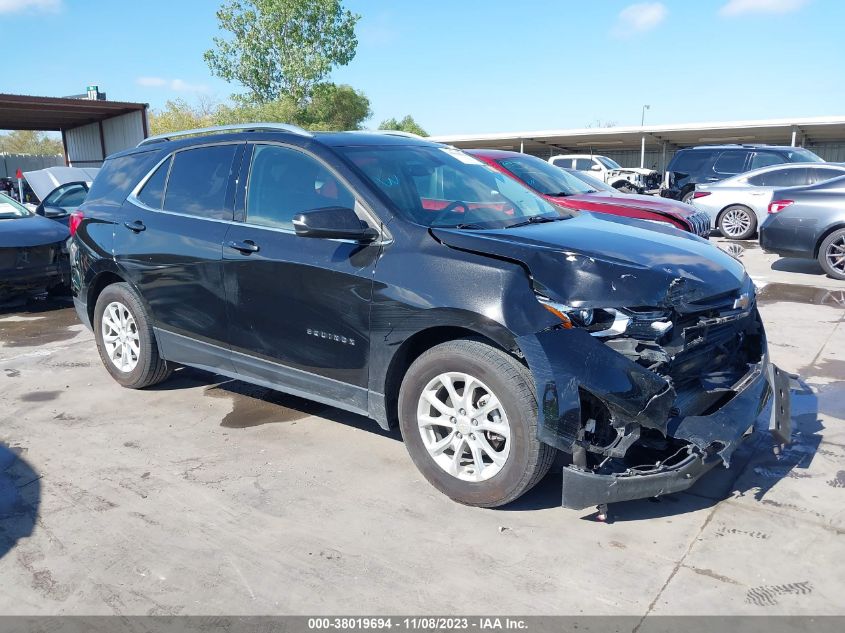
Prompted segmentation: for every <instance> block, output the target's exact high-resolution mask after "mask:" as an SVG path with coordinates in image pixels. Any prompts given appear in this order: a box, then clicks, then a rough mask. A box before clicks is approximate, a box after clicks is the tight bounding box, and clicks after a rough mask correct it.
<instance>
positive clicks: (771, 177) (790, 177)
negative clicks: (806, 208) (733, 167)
mask: <svg viewBox="0 0 845 633" xmlns="http://www.w3.org/2000/svg"><path fill="white" fill-rule="evenodd" d="M809 178H810V170H809V169H802V168H798V169H775V170H773V171H768V172H766V173H764V174H758V175H756V176H753V177H751V178H749V179H748V184H750V185H754V186H755V187H795V186H798V185H807V184H810V180H809Z"/></svg>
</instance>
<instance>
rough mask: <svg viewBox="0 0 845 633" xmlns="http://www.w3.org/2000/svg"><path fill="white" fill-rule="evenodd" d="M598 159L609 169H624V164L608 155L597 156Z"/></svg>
mask: <svg viewBox="0 0 845 633" xmlns="http://www.w3.org/2000/svg"><path fill="white" fill-rule="evenodd" d="M596 158H597V159H598V161H599V162H600V163H601V164H602V165H604V166H605V167H607V168H608V169H622V165H620V164H619V163H617V162H616V161H615V160H613V159H612V158H608V157H607V156H596Z"/></svg>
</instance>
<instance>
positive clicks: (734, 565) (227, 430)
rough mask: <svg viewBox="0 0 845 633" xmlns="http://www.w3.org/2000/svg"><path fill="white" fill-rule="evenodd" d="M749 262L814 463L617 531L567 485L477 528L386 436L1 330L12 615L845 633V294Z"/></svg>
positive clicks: (9, 322) (1, 559)
mask: <svg viewBox="0 0 845 633" xmlns="http://www.w3.org/2000/svg"><path fill="white" fill-rule="evenodd" d="M720 245H721V246H722V247H724V248H728V247H729V246H730V245H728V244H727V243H725V242H721V243H720ZM742 246H743V245H742V244H740V245H739V246H736V245H733V248H735V249H738V248H740V247H742ZM744 246H745V247H746V248H744V249H743V250H742V252H741V253H737V254H738V255H740V256H741V259H742V261H743V262H745V264H746V266H747V267H748V269H749V271H750V272H751V274H752V275H753V276H754V278H755V280H756V281H757V282H758V285H759V286H760V287H761V290H760V305H761V312H762V314H763V318H764V319H765V321H766V324H767V327H768V333H769V339H770V346H771V354H772V356H773V358H774V360H775V361H776V362H777V363H778V364H779V365H780V366H781V367H782V368H784V369H786V370H787V371H790V372H796V373H798V374H800V376H801V380H800V384H799V385H797V386H796V389H795V391H794V392H793V407H794V424H795V426H796V429H797V430H796V434H795V442H794V444H793V445H792V447H791V448H790V449H788V450H787V451H786V452H785V453H783V454H782V455H781V456H780V457H777V456H775V455H774V454H773V452H772V450H771V441H770V439H769V437H768V436H767V434H765V433H763V434H759V435H758V436H757V437H756V440H754V441H752V443H750V444H748V445H747V446H746V447H744V448H743V449H742V452H741V453H739V454H738V455H737V456H736V458H735V463H734V467H733V468H731V469H730V470H727V471H726V470H719V471H714V472H712V473H710V474H709V475H708V476H707V478H706V479H705V480H703V481H702V482H699V484H698V485H697V486H696V487H695V488H694V489H693V490H692V491H691V492H689V493H684V494H676V495H671V496H670V497H666V498H664V499H662V500H661V501H659V502H654V501H648V500H646V501H637V502H630V503H623V504H618V505H617V506H615V507H614V508H613V516H614V519H615V520H614V522H612V523H611V524H599V523H595V522H594V521H592V520H590V514H591V512H590V511H582V512H577V511H569V510H564V509H561V508H560V507H557V504H558V503H559V499H560V476H559V475H557V476H555V475H553V474H552V475H550V476H549V477H547V478H546V480H544V481H543V482H542V483H541V484H540V485H539V486H538V488H536V489H535V490H534V491H533V492H532V493H530V494H528V495H526V496H525V497H524V498H523V499H521V500H520V501H518V502H516V503H515V504H513V505H512V506H510V507H507V508H504V509H499V510H482V509H476V508H470V507H464V506H460V505H458V504H456V503H453V502H452V501H450V500H449V499H447V498H446V497H444V496H442V495H441V494H439V493H438V492H436V491H435V490H434V489H433V488H431V487H430V486H429V485H428V484H427V483H426V482H425V481H424V480H423V478H422V477H421V476H420V475H419V474H418V473H417V471H416V470H415V468H414V467H413V465H412V464H411V462H410V460H409V459H408V457H407V455H406V453H405V449H404V446H403V445H402V442H401V440H400V438H399V436H398V434H397V433H395V432H394V433H384V432H382V431H381V430H379V428H378V426H377V425H376V424H375V423H374V422H371V421H369V420H366V419H364V418H361V417H358V416H355V415H351V414H347V413H344V412H341V411H338V410H336V409H331V408H327V407H324V406H322V405H317V404H313V403H310V402H306V401H303V400H300V399H297V398H292V397H289V396H285V395H282V394H278V393H273V392H269V391H267V390H265V389H260V388H254V387H250V386H248V385H245V384H243V383H239V382H236V381H223V379H221V378H219V377H215V376H213V375H210V374H206V373H203V372H199V371H194V370H182V371H179V372H178V374H177V375H176V376H174V378H173V379H171V380H170V381H169V382H167V383H165V384H163V385H161V386H159V387H158V388H155V389H150V390H146V391H130V390H126V389H123V388H121V387H119V386H118V385H117V384H116V383H115V382H113V381H112V380H111V379H110V378H109V376H108V374H107V373H106V372H105V370H104V369H103V368H102V366H101V364H100V360H99V358H98V356H97V352H96V349H95V346H94V342H93V338H92V335H91V334H90V333H89V332H88V331H87V330H85V329H84V328H83V327H82V326H81V325H79V324H78V323H77V321H76V318H75V314H74V312H73V310H72V308H70V307H69V304H68V303H67V302H64V303H62V302H59V303H55V302H53V303H51V302H46V301H36V302H34V303H31V304H29V305H28V306H24V307H20V308H17V309H12V310H6V311H4V312H0V442H2V444H0V588H2V589H0V613H3V614H6V615H10V614H89V615H90V614H231V615H236V614H309V613H310V614H314V613H320V614H341V613H344V614H365V613H371V614H408V613H418V614H420V613H421V614H456V613H462V614H483V615H489V614H523V615H529V614H571V615H582V614H628V615H645V614H751V615H775V614H845V601H843V599H842V596H843V594H845V566H843V565H842V561H843V560H845V282H836V281H833V280H831V279H828V278H826V277H824V276H823V275H822V274H821V272H820V271H819V270H818V268H817V267H815V266H814V265H813V264H812V262H810V263H806V262H800V261H797V260H776V258H774V257H770V256H766V255H764V254H763V253H762V252H761V251H760V250H759V249H757V248H754V246H755V245H754V244H753V243H745V244H744Z"/></svg>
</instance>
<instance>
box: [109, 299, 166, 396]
mask: <svg viewBox="0 0 845 633" xmlns="http://www.w3.org/2000/svg"><path fill="white" fill-rule="evenodd" d="M94 336H95V338H96V340H97V350H98V351H99V353H100V359H101V360H102V361H103V365H104V366H105V368H106V370H108V372H109V373H110V374H111V375H112V378H114V379H115V380H116V381H117V382H119V383H120V384H121V385H123V386H124V387H129V388H130V389H142V388H144V387H149V386H152V385H155V384H157V383H160V382H161V381H163V380H166V379H167V377H168V376H170V374H171V372H172V367H170V366H168V364H167V361H165V360H164V359H163V358H161V356H160V355H159V353H158V345H157V344H156V340H155V334H154V333H153V328H152V326H151V324H150V319H149V317H148V315H147V311H146V310H145V309H144V306H143V304H142V303H141V301H140V299H139V298H138V296H137V295H136V294H135V291H134V290H132V287H131V286H129V284H126V283H122V282H121V283H116V284H112V285H110V286H107V287H106V288H105V290H103V291H102V292H101V293H100V296H99V297H97V303H96V306H95V308H94Z"/></svg>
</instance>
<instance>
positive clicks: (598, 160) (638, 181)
mask: <svg viewBox="0 0 845 633" xmlns="http://www.w3.org/2000/svg"><path fill="white" fill-rule="evenodd" d="M549 162H550V163H551V164H552V165H554V166H555V167H562V168H563V169H575V170H577V171H583V172H588V173H590V174H591V175H593V176H595V177H596V178H598V179H599V180H603V181H604V182H605V183H607V184H608V185H610V186H611V187H613V188H614V189H617V190H618V191H622V192H623V193H645V192H646V191H653V190H656V189H658V188H659V187H660V181H661V176H660V173H659V172H657V171H655V170H653V169H645V168H641V167H622V166H621V165H620V164H619V163H617V162H616V161H615V160H613V159H612V158H608V157H607V156H598V155H597V154H592V155H591V154H558V155H557V156H552V157H551V158H550V159H549Z"/></svg>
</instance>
